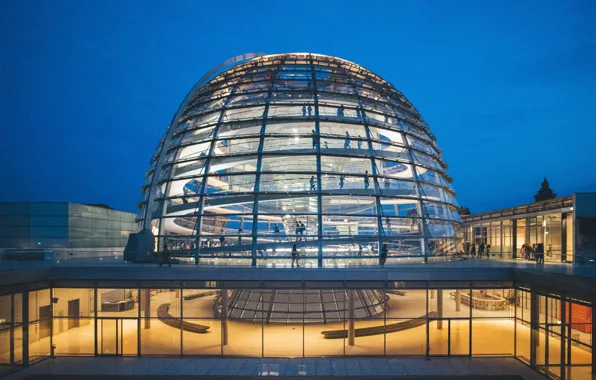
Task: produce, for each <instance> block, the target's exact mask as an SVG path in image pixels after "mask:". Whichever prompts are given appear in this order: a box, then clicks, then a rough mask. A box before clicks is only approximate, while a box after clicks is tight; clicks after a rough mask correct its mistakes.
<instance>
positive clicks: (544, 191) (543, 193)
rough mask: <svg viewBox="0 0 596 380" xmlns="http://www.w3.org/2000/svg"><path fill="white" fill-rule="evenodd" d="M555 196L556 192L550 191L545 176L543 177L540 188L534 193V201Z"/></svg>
mask: <svg viewBox="0 0 596 380" xmlns="http://www.w3.org/2000/svg"><path fill="white" fill-rule="evenodd" d="M556 197H557V194H556V193H555V192H554V191H552V189H551V188H550V185H549V183H548V181H547V179H546V177H544V181H542V186H541V187H540V190H538V192H537V193H536V195H534V202H540V201H546V200H549V199H555V198H556Z"/></svg>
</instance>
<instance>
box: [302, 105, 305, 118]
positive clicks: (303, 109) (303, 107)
mask: <svg viewBox="0 0 596 380" xmlns="http://www.w3.org/2000/svg"><path fill="white" fill-rule="evenodd" d="M302 116H306V105H304V106H302Z"/></svg>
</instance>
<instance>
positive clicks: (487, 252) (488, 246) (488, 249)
mask: <svg viewBox="0 0 596 380" xmlns="http://www.w3.org/2000/svg"><path fill="white" fill-rule="evenodd" d="M486 258H487V259H490V244H488V243H487V244H486Z"/></svg>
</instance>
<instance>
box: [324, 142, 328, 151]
mask: <svg viewBox="0 0 596 380" xmlns="http://www.w3.org/2000/svg"><path fill="white" fill-rule="evenodd" d="M323 145H325V149H329V145H328V144H327V141H325V142H324V143H323Z"/></svg>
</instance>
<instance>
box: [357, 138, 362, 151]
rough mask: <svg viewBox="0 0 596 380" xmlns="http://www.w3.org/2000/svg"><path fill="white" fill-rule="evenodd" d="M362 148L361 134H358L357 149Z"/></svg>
mask: <svg viewBox="0 0 596 380" xmlns="http://www.w3.org/2000/svg"><path fill="white" fill-rule="evenodd" d="M360 149H362V136H360V135H358V150H360Z"/></svg>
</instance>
